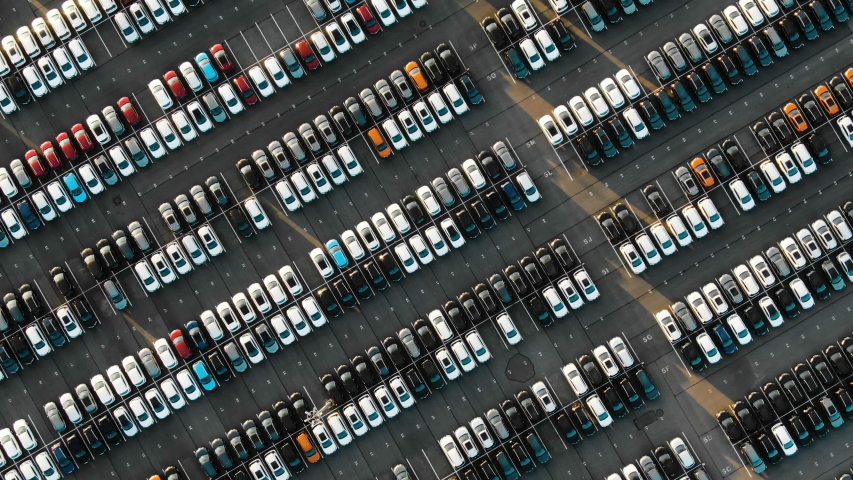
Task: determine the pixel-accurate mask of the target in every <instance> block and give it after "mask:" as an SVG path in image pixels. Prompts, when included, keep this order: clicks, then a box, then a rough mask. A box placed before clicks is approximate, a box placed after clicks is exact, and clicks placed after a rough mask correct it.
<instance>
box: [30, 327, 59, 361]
mask: <svg viewBox="0 0 853 480" xmlns="http://www.w3.org/2000/svg"><path fill="white" fill-rule="evenodd" d="M24 334H25V335H26V337H27V340H29V343H30V344H31V345H32V346H33V350H35V352H36V354H38V356H40V357H43V356H45V355H47V354H49V353H50V352H52V351H53V349H51V348H50V344H49V343H48V342H47V339H46V338H45V337H44V333H42V331H41V328H39V326H38V325H37V324H32V325H30V326H29V327H27V328H26V329H25V330H24Z"/></svg>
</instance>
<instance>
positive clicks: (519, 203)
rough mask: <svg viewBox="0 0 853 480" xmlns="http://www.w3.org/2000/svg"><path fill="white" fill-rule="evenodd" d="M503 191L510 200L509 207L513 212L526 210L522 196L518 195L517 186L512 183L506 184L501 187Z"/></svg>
mask: <svg viewBox="0 0 853 480" xmlns="http://www.w3.org/2000/svg"><path fill="white" fill-rule="evenodd" d="M501 190H503V192H504V195H506V198H507V199H508V200H509V205H510V206H511V207H512V209H513V210H516V211H518V210H521V209H522V208H524V200H522V199H521V196H520V195H519V194H518V190H516V188H515V185H513V184H512V182H506V183H504V184H503V185H501Z"/></svg>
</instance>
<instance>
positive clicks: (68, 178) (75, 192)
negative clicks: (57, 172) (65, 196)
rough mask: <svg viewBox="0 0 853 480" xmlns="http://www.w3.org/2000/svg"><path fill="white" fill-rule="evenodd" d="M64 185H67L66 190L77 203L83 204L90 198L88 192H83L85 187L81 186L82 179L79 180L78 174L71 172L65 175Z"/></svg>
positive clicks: (63, 178)
mask: <svg viewBox="0 0 853 480" xmlns="http://www.w3.org/2000/svg"><path fill="white" fill-rule="evenodd" d="M62 183H64V184H65V188H67V189H68V192H69V193H70V194H71V198H73V199H74V201H75V202H77V203H83V202H84V201H86V199H87V198H89V197H88V196H87V195H86V191H85V190H83V186H82V185H80V179H79V178H77V174H76V173H74V172H69V173H66V174H65V175H63V176H62Z"/></svg>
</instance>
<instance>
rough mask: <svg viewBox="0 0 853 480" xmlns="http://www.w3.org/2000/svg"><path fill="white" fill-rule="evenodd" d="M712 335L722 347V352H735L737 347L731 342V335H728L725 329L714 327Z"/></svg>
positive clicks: (718, 326) (719, 326) (720, 326)
mask: <svg viewBox="0 0 853 480" xmlns="http://www.w3.org/2000/svg"><path fill="white" fill-rule="evenodd" d="M714 334H715V335H716V336H717V340H719V343H720V345H721V346H722V347H723V351H724V352H726V353H728V354H732V353H735V352H736V351H737V345H736V344H735V342H734V340H732V337H731V335H729V332H728V330H726V327H724V326H722V325H717V326H716V327H714Z"/></svg>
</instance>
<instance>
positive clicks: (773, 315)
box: [758, 297, 785, 327]
mask: <svg viewBox="0 0 853 480" xmlns="http://www.w3.org/2000/svg"><path fill="white" fill-rule="evenodd" d="M758 307H759V308H761V311H762V312H764V316H765V317H767V321H768V322H770V326H771V327H779V326H781V325H782V324H783V323H785V320H784V319H783V318H782V314H781V313H779V307H777V306H776V304H775V303H774V302H773V300H771V299H770V297H762V298H761V299H760V300H759V301H758Z"/></svg>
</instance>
